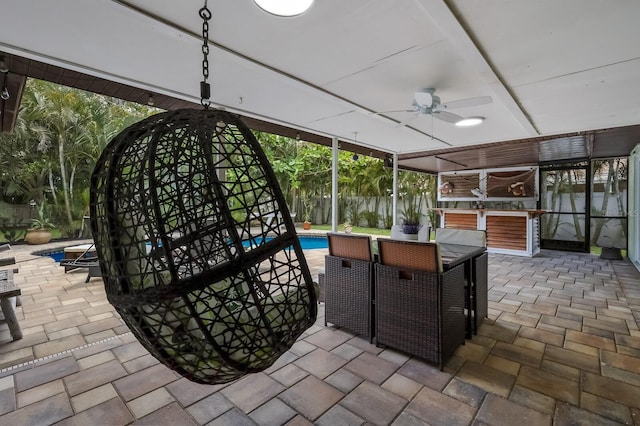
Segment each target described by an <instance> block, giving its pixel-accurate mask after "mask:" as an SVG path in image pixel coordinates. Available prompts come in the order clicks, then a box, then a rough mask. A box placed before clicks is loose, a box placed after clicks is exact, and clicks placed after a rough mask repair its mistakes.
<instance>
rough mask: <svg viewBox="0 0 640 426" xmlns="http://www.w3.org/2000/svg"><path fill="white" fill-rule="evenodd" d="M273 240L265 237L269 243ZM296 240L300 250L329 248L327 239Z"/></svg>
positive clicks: (245, 243) (246, 244) (306, 237)
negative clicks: (298, 242)
mask: <svg viewBox="0 0 640 426" xmlns="http://www.w3.org/2000/svg"><path fill="white" fill-rule="evenodd" d="M272 239H273V238H270V237H267V238H266V241H270V240H272ZM298 240H299V241H300V246H301V247H302V250H314V249H326V248H328V247H329V242H328V241H327V237H310V236H300V235H299V236H298ZM260 241H262V239H256V242H260ZM249 244H250V242H249V241H245V242H244V243H243V245H244V246H245V247H246V246H249Z"/></svg>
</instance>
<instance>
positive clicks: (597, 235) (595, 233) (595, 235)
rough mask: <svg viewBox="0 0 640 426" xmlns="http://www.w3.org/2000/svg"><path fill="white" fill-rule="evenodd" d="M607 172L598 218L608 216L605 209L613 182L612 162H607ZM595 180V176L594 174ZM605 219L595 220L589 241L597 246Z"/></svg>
mask: <svg viewBox="0 0 640 426" xmlns="http://www.w3.org/2000/svg"><path fill="white" fill-rule="evenodd" d="M608 163H609V170H608V172H607V183H606V184H605V186H604V194H603V195H602V206H601V207H600V216H609V215H608V214H607V207H608V205H609V194H610V193H611V183H612V180H613V160H609V161H608ZM594 178H595V174H594ZM591 187H592V188H595V186H594V185H591ZM605 220H606V219H602V218H600V219H596V226H595V229H594V230H593V235H592V236H591V241H593V242H595V243H596V244H598V240H599V239H600V233H601V232H602V227H603V226H604V222H605Z"/></svg>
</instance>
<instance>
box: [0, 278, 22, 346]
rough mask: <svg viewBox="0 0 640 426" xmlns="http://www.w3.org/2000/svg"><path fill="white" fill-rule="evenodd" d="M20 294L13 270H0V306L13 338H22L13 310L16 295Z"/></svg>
mask: <svg viewBox="0 0 640 426" xmlns="http://www.w3.org/2000/svg"><path fill="white" fill-rule="evenodd" d="M20 294H21V292H20V289H19V288H18V286H17V285H16V284H15V283H14V281H13V271H12V270H3V271H0V307H1V308H2V314H3V315H4V319H5V321H7V324H8V325H9V332H10V333H11V338H12V339H13V340H19V339H22V331H21V330H20V324H18V319H17V318H16V311H15V303H16V296H20Z"/></svg>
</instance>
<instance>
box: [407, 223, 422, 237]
mask: <svg viewBox="0 0 640 426" xmlns="http://www.w3.org/2000/svg"><path fill="white" fill-rule="evenodd" d="M420 228H422V226H421V225H419V224H417V223H404V224H403V225H402V232H403V233H404V234H410V235H413V234H415V235H418V231H420ZM416 238H417V237H416Z"/></svg>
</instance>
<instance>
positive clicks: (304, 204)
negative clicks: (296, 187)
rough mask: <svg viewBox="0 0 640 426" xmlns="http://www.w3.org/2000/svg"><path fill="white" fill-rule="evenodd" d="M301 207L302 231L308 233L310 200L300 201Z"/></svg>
mask: <svg viewBox="0 0 640 426" xmlns="http://www.w3.org/2000/svg"><path fill="white" fill-rule="evenodd" d="M302 207H303V209H304V211H303V213H302V220H303V222H302V229H304V230H305V231H308V230H309V229H311V213H312V212H313V204H312V203H311V200H309V199H308V198H304V199H303V200H302Z"/></svg>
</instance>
